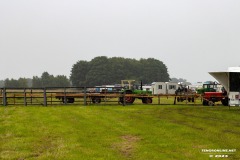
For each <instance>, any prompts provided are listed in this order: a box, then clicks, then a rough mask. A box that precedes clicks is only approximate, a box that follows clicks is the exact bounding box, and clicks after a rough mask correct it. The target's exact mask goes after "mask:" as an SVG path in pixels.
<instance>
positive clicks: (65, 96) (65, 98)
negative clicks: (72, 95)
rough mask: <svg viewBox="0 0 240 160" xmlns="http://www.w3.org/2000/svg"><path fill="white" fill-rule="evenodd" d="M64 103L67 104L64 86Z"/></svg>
mask: <svg viewBox="0 0 240 160" xmlns="http://www.w3.org/2000/svg"><path fill="white" fill-rule="evenodd" d="M63 98H64V105H66V104H67V93H66V87H64V97H63Z"/></svg>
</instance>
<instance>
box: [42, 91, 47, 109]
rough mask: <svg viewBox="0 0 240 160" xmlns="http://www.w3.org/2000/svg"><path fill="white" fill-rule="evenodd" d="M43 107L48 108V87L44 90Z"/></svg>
mask: <svg viewBox="0 0 240 160" xmlns="http://www.w3.org/2000/svg"><path fill="white" fill-rule="evenodd" d="M43 105H44V106H47V93H46V87H44V89H43Z"/></svg>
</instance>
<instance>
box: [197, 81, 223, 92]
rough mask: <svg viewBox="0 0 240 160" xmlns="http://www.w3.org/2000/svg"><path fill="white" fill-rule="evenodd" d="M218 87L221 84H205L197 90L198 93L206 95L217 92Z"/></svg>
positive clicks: (209, 82) (208, 82)
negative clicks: (206, 93)
mask: <svg viewBox="0 0 240 160" xmlns="http://www.w3.org/2000/svg"><path fill="white" fill-rule="evenodd" d="M218 85H219V84H218V83H217V82H212V81H207V82H204V83H203V86H202V88H199V89H197V93H198V94H204V93H205V92H216V91H217V87H218Z"/></svg>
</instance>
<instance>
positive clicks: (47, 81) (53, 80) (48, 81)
mask: <svg viewBox="0 0 240 160" xmlns="http://www.w3.org/2000/svg"><path fill="white" fill-rule="evenodd" d="M32 86H33V87H40V88H42V87H69V86H70V81H69V80H68V78H67V77H66V76H64V75H57V76H56V77H54V76H53V75H50V74H49V73H48V72H43V73H42V76H41V77H40V78H39V77H37V76H34V77H33V80H32Z"/></svg>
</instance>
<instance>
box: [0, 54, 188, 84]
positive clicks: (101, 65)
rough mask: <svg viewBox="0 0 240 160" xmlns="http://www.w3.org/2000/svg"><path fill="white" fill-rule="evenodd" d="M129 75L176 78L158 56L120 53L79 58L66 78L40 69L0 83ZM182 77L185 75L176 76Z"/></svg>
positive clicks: (147, 79) (98, 80) (105, 80)
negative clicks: (122, 55) (117, 54)
mask: <svg viewBox="0 0 240 160" xmlns="http://www.w3.org/2000/svg"><path fill="white" fill-rule="evenodd" d="M126 79H133V80H136V81H142V82H143V83H144V84H151V83H152V82H169V81H175V82H176V81H178V79H177V78H173V79H172V80H171V79H170V77H169V74H168V69H167V66H166V65H165V64H164V63H163V62H162V61H160V60H157V59H154V58H148V59H143V58H141V59H140V60H136V59H131V58H122V57H112V58H108V57H106V56H99V57H95V58H93V59H92V60H91V61H84V60H79V61H77V62H76V63H75V64H73V66H72V69H71V74H70V78H67V77H66V76H65V75H57V76H53V75H51V74H49V73H48V72H43V73H42V75H41V76H40V77H38V76H33V78H32V79H31V78H30V79H29V78H19V79H8V78H7V79H5V80H4V81H0V87H12V88H13V87H21V88H28V87H34V88H42V87H70V86H74V87H79V86H80V87H82V86H97V85H113V84H120V83H121V80H126ZM179 80H182V81H183V80H184V81H186V80H185V79H181V78H180V79H179Z"/></svg>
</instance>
